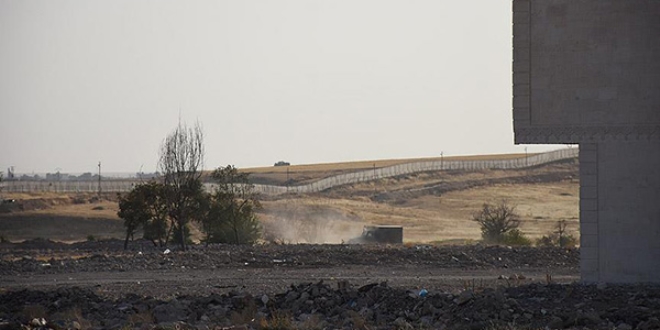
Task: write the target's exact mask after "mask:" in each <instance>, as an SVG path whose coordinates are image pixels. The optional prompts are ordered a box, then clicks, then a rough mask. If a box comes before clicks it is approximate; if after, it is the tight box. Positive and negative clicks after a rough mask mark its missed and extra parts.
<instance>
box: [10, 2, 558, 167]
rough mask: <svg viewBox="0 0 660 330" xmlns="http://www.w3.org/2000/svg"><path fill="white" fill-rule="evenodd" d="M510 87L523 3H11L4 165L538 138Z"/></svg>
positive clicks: (258, 156) (330, 153) (420, 147)
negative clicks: (186, 139)
mask: <svg viewBox="0 0 660 330" xmlns="http://www.w3.org/2000/svg"><path fill="white" fill-rule="evenodd" d="M511 98H512V96H511V1H510V0H474V1H462V0H452V1H448V0H428V1H426V0H400V1H390V0H323V1H321V0H295V1H284V0H262V1H247V0H235V1H223V0H217V1H163V0H154V1H135V0H128V1H117V0H112V1H87V0H85V1H82V0H81V1H61V0H54V1H53V0H44V1H26V0H19V1H13V0H11V1H9V0H0V115H1V116H0V169H3V170H5V169H6V168H7V167H8V166H10V165H13V166H15V168H16V171H17V172H20V173H29V172H32V171H34V172H54V171H55V170H56V169H60V170H61V171H63V172H70V173H71V172H87V171H90V172H93V171H96V169H97V167H96V165H97V163H98V161H101V162H102V163H103V169H104V170H107V171H114V172H119V171H126V172H136V171H138V170H139V169H140V168H141V167H142V169H143V170H144V171H153V170H155V169H156V164H157V159H158V149H159V146H160V144H161V142H162V140H163V139H164V137H165V136H166V135H167V134H168V133H169V132H170V131H171V130H172V129H173V128H174V127H175V126H176V124H177V122H178V120H179V114H180V115H181V118H182V119H183V120H184V121H186V122H188V123H194V122H195V121H197V120H198V121H199V122H200V123H201V124H202V126H203V128H204V131H205V134H206V140H205V141H206V151H207V152H206V168H214V167H217V166H220V165H226V164H234V165H236V166H239V167H248V166H250V167H251V166H268V165H272V164H273V163H274V162H276V161H278V160H285V161H289V162H291V163H292V164H301V163H319V162H336V161H347V160H365V159H384V158H409V157H433V156H439V154H440V152H441V151H442V152H444V154H445V155H458V154H483V153H509V152H522V151H523V150H524V146H514V144H513V128H512V115H511ZM556 147H557V146H529V150H530V152H531V151H541V150H548V149H553V148H556Z"/></svg>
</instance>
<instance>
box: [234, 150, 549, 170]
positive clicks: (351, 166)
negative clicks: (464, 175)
mask: <svg viewBox="0 0 660 330" xmlns="http://www.w3.org/2000/svg"><path fill="white" fill-rule="evenodd" d="M533 155H536V154H529V156H533ZM522 157H525V154H496V155H474V156H447V157H444V158H442V159H444V160H446V161H453V160H501V159H514V158H522ZM440 159H441V158H440V157H430V158H408V159H385V160H365V161H356V162H344V163H326V164H309V165H291V166H269V167H252V168H244V169H241V171H242V172H249V173H286V171H287V168H288V169H289V172H290V173H293V172H328V171H330V172H332V171H345V170H360V169H370V168H373V167H374V165H375V166H376V168H381V167H387V166H393V165H399V164H408V163H417V162H426V161H440Z"/></svg>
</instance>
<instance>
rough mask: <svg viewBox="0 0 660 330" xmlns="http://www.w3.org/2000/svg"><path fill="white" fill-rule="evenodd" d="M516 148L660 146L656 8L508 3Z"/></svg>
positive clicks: (637, 3) (590, 1)
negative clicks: (627, 142)
mask: <svg viewBox="0 0 660 330" xmlns="http://www.w3.org/2000/svg"><path fill="white" fill-rule="evenodd" d="M513 10H514V13H513V15H514V16H513V18H514V27H513V31H514V35H513V45H514V53H513V70H514V71H513V83H514V87H513V90H514V95H513V107H514V130H515V133H516V134H515V136H516V142H517V143H580V142H600V141H605V140H608V139H647V138H649V137H653V138H654V139H656V140H657V139H660V111H658V109H660V93H659V92H658V90H660V60H658V59H660V19H658V17H660V1H657V0H625V1H621V0H579V1H576V0H542V1H533V0H514V6H513Z"/></svg>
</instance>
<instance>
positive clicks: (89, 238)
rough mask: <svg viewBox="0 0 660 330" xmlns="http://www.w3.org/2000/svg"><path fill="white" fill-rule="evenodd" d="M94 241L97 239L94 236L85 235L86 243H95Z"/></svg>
mask: <svg viewBox="0 0 660 330" xmlns="http://www.w3.org/2000/svg"><path fill="white" fill-rule="evenodd" d="M96 240H98V239H97V238H96V236H94V235H87V241H88V242H94V241H96Z"/></svg>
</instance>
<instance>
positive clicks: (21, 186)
mask: <svg viewBox="0 0 660 330" xmlns="http://www.w3.org/2000/svg"><path fill="white" fill-rule="evenodd" d="M578 150H579V149H578V148H567V149H560V150H555V151H550V152H546V153H542V154H536V155H533V156H529V157H522V158H514V159H499V160H436V161H425V162H413V163H406V164H399V165H393V166H388V167H381V168H376V169H370V170H364V171H358V172H352V173H345V174H339V175H335V176H331V177H327V178H324V179H321V180H318V181H315V182H312V183H309V184H305V185H299V186H288V187H287V186H274V185H262V184H255V185H254V189H255V191H256V192H257V193H261V194H264V195H279V194H285V193H294V194H306V193H315V192H321V191H324V190H327V189H330V188H333V187H337V186H343V185H347V184H354V183H360V182H367V181H373V180H379V179H385V178H391V177H396V176H401V175H408V174H413V173H419V172H429V171H446V170H463V171H478V170H486V169H520V168H526V167H533V166H538V165H542V164H547V163H551V162H556V161H559V160H563V159H570V158H575V157H577V156H578ZM140 182H142V181H140V180H106V181H101V183H100V185H101V186H100V188H101V191H102V192H127V191H130V190H131V189H133V187H135V185H137V184H139V183H140ZM0 185H1V186H2V191H3V192H98V190H99V183H98V182H97V181H4V182H1V183H0ZM204 185H205V187H206V189H207V190H212V189H213V187H214V185H213V184H212V183H205V184H204Z"/></svg>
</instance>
